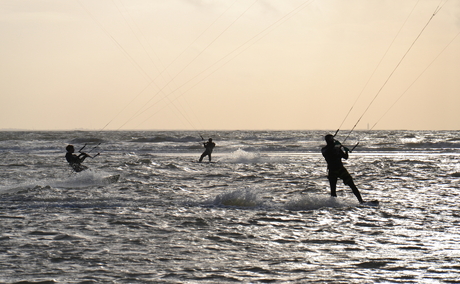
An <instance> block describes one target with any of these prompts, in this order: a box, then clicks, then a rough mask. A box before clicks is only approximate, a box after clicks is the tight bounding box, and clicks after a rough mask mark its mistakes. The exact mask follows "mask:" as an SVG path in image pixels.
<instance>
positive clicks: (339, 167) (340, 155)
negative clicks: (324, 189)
mask: <svg viewBox="0 0 460 284" xmlns="http://www.w3.org/2000/svg"><path fill="white" fill-rule="evenodd" d="M324 138H325V140H326V143H327V145H326V146H325V147H323V148H322V149H321V153H322V154H323V156H324V158H325V159H326V162H327V169H328V175H327V178H328V179H329V184H330V185H331V196H334V197H337V194H336V187H337V180H338V179H339V178H340V179H342V180H343V183H344V184H345V185H348V186H349V187H350V188H351V190H352V191H353V193H354V195H355V196H356V198H358V201H359V203H364V201H363V199H362V198H361V194H360V193H359V190H358V188H357V187H356V185H355V183H354V182H353V179H352V177H351V175H350V174H349V173H348V171H347V169H345V167H344V166H343V163H342V159H345V160H346V159H348V151H349V150H348V148H347V147H343V146H342V145H341V144H340V142H338V141H335V140H334V136H332V135H331V134H328V135H326V136H325V137H324ZM337 144H338V145H337ZM337 146H338V147H337ZM342 148H343V149H344V150H345V152H344V151H343V150H342Z"/></svg>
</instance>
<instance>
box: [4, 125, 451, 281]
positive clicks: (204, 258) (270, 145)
mask: <svg viewBox="0 0 460 284" xmlns="http://www.w3.org/2000/svg"><path fill="white" fill-rule="evenodd" d="M344 132H345V131H344ZM325 134H327V132H326V131H214V132H201V133H197V132H192V131H171V132H166V131H164V132H158V131H157V132H155V131H150V132H148V131H123V132H86V131H72V132H0V157H1V159H0V282H1V283H198V282H199V283H269V282H270V283H289V282H290V283H460V234H459V233H460V229H459V225H460V210H459V202H460V198H459V187H460V186H459V185H460V182H459V181H460V163H459V160H460V136H459V134H460V131H372V132H354V133H353V134H352V135H351V137H350V138H348V140H347V141H346V143H345V144H347V145H348V146H350V148H351V147H352V146H353V145H355V144H356V143H357V142H358V141H359V142H360V144H359V146H358V147H357V148H356V149H355V151H354V152H353V153H352V154H351V155H350V159H349V160H348V161H347V162H346V167H347V169H348V170H349V172H350V173H351V174H352V176H353V178H354V180H355V183H356V184H357V186H358V188H359V189H360V191H361V194H362V195H363V198H364V199H365V200H378V201H379V202H380V205H379V206H362V205H359V204H358V202H357V200H356V198H355V197H354V195H353V194H352V192H351V190H350V189H349V188H347V187H345V186H344V185H343V183H341V182H339V183H338V197H337V198H332V197H330V196H329V186H328V181H327V179H326V165H325V161H324V159H323V158H322V156H321V154H320V149H321V147H322V146H323V145H324V141H323V136H324V135H325ZM346 134H347V133H339V135H338V136H337V139H339V140H343V139H345V137H346ZM200 135H203V137H204V138H205V139H207V138H209V137H212V138H213V139H214V141H215V143H216V144H217V146H216V148H215V150H214V153H213V161H215V163H208V162H203V163H197V160H198V158H199V156H200V154H201V152H202V151H203V147H202V144H201V143H202V141H201V138H200ZM67 144H73V145H75V148H76V149H77V150H78V149H80V148H81V147H83V146H84V145H85V144H87V146H86V147H85V149H84V151H87V152H90V154H93V155H94V154H96V153H98V152H99V153H100V155H99V156H97V157H96V158H94V159H90V158H88V159H87V160H86V161H85V165H87V166H88V167H89V168H90V169H89V170H87V171H84V172H81V173H78V174H76V173H72V172H71V170H70V167H69V166H68V165H67V162H66V161H65V158H64V155H65V147H66V146H67ZM205 161H207V159H206V158H205ZM113 175H120V177H119V180H118V181H116V182H114V181H113V180H108V179H107V177H109V176H113Z"/></svg>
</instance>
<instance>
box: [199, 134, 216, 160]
mask: <svg viewBox="0 0 460 284" xmlns="http://www.w3.org/2000/svg"><path fill="white" fill-rule="evenodd" d="M203 146H204V148H205V149H206V150H204V152H203V154H201V157H200V160H199V162H201V161H203V158H204V157H206V156H208V158H209V161H210V162H211V153H212V150H213V149H214V147H216V143H214V142H212V138H209V140H208V142H204V143H203Z"/></svg>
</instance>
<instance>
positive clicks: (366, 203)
mask: <svg viewBox="0 0 460 284" xmlns="http://www.w3.org/2000/svg"><path fill="white" fill-rule="evenodd" d="M360 205H361V206H379V201H378V200H372V201H366V202H363V203H361V204H360Z"/></svg>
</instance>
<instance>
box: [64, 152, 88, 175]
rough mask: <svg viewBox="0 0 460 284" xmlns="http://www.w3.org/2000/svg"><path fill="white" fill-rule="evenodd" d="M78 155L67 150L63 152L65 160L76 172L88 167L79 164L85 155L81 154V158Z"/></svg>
mask: <svg viewBox="0 0 460 284" xmlns="http://www.w3.org/2000/svg"><path fill="white" fill-rule="evenodd" d="M80 156H81V155H80ZM80 156H77V155H75V154H72V153H70V152H67V153H66V154H65V159H66V160H67V162H69V165H70V166H71V167H72V169H73V170H74V171H76V172H77V173H78V172H81V171H84V170H86V169H87V168H88V167H85V166H83V165H82V164H81V162H83V160H84V159H85V158H86V156H83V158H80Z"/></svg>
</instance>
